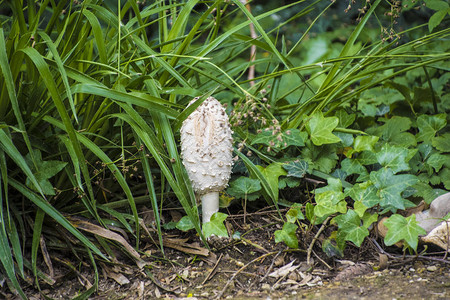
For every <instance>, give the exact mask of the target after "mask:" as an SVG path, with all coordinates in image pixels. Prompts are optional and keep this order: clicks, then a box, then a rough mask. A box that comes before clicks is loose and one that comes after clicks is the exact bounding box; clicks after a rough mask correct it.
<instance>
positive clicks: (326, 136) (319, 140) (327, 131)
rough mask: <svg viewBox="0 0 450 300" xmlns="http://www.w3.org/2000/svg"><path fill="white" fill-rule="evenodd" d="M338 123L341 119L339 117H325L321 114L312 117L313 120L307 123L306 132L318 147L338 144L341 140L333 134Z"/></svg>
mask: <svg viewBox="0 0 450 300" xmlns="http://www.w3.org/2000/svg"><path fill="white" fill-rule="evenodd" d="M338 123H339V119H338V118H337V117H324V116H323V115H322V113H321V112H319V113H315V114H313V115H312V116H311V119H310V120H309V121H308V123H306V130H307V131H308V132H309V135H310V136H311V140H312V142H313V143H314V145H316V146H321V145H323V144H333V143H338V142H340V141H341V139H340V138H338V137H337V136H335V135H334V134H333V133H332V131H333V129H335V128H336V126H337V124H338Z"/></svg>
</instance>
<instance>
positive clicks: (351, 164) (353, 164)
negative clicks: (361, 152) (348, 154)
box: [341, 158, 367, 176]
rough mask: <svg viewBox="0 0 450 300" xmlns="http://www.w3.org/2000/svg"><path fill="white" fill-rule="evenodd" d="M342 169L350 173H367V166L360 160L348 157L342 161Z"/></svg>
mask: <svg viewBox="0 0 450 300" xmlns="http://www.w3.org/2000/svg"><path fill="white" fill-rule="evenodd" d="M341 169H342V171H344V172H345V173H347V176H348V175H352V174H363V173H367V170H366V168H365V167H364V166H363V165H361V163H360V162H359V160H357V159H351V158H346V159H344V160H343V161H342V162H341Z"/></svg>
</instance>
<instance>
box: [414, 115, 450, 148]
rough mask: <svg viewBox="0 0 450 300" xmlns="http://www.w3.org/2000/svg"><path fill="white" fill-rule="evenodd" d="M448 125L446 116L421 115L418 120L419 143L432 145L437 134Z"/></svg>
mask: <svg viewBox="0 0 450 300" xmlns="http://www.w3.org/2000/svg"><path fill="white" fill-rule="evenodd" d="M446 124H447V120H446V115H445V114H439V115H434V116H428V115H420V116H419V117H418V118H417V127H418V128H419V133H418V134H417V141H423V142H425V143H430V142H431V140H432V138H434V137H435V135H436V133H437V132H438V131H439V130H441V129H442V128H444V127H445V125H446Z"/></svg>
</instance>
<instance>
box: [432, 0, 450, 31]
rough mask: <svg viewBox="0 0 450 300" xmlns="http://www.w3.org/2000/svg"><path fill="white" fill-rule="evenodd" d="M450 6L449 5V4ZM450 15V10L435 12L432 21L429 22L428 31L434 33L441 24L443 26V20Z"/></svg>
mask: <svg viewBox="0 0 450 300" xmlns="http://www.w3.org/2000/svg"><path fill="white" fill-rule="evenodd" d="M447 5H448V4H447ZM449 13H450V9H449V8H447V9H443V10H439V11H437V12H435V13H434V14H433V15H432V16H431V18H430V20H429V21H428V30H429V31H430V32H432V31H433V29H434V28H436V27H437V26H438V25H439V24H441V22H442V20H443V19H444V17H445V16H446V15H447V14H449Z"/></svg>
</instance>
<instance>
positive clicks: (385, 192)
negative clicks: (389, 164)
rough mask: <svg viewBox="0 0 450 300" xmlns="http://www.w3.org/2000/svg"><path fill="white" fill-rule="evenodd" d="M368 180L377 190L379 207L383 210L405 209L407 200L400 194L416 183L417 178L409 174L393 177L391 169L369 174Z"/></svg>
mask: <svg viewBox="0 0 450 300" xmlns="http://www.w3.org/2000/svg"><path fill="white" fill-rule="evenodd" d="M370 180H371V181H372V182H373V183H374V185H375V187H376V188H377V189H378V192H377V194H378V196H379V197H380V199H381V200H380V205H381V207H383V208H389V209H391V210H392V208H395V209H405V204H406V203H407V200H405V199H403V198H402V196H401V193H402V192H403V191H404V190H406V188H407V187H410V186H412V185H414V184H416V183H417V182H418V178H417V177H416V176H414V175H410V174H402V175H394V172H393V171H392V170H391V169H385V168H383V169H381V170H379V171H376V172H371V173H370Z"/></svg>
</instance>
